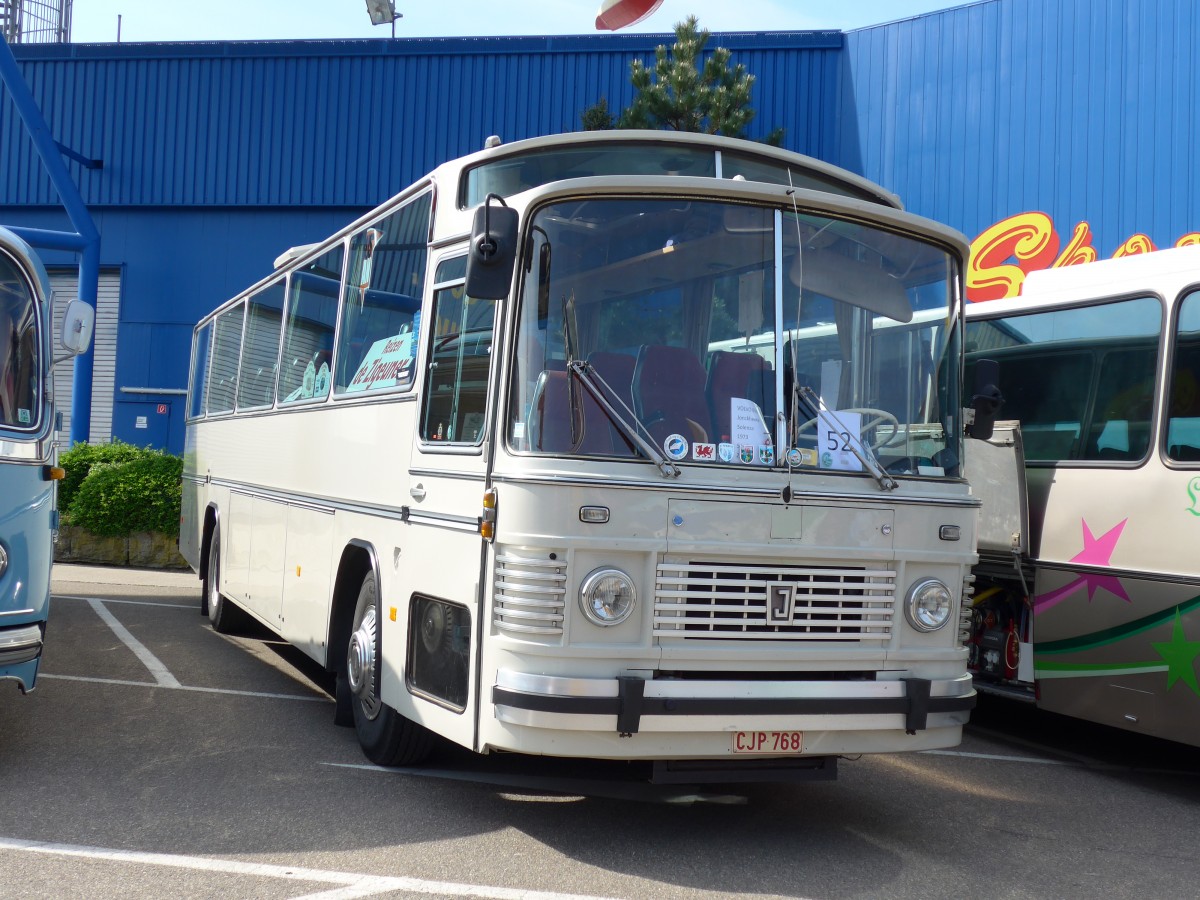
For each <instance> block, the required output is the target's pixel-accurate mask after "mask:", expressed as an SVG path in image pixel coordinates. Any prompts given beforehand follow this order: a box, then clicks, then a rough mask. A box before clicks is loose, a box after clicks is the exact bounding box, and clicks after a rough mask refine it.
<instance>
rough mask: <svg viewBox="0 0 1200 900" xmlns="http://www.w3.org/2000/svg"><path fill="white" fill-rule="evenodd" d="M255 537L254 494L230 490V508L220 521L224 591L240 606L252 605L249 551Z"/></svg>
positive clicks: (222, 585) (248, 606)
mask: <svg viewBox="0 0 1200 900" xmlns="http://www.w3.org/2000/svg"><path fill="white" fill-rule="evenodd" d="M253 539H254V497H253V496H252V495H250V494H247V493H244V492H242V491H240V490H231V491H230V492H229V509H228V510H227V514H226V516H225V519H224V521H223V522H222V523H221V540H222V544H223V546H222V547H221V592H222V593H223V594H227V595H228V596H230V597H232V598H233V599H234V600H235V601H236V602H237V604H238V606H241V607H244V608H246V609H249V608H250V599H249V598H250V552H251V547H252V541H253Z"/></svg>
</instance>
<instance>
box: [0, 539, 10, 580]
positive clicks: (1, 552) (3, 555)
mask: <svg viewBox="0 0 1200 900" xmlns="http://www.w3.org/2000/svg"><path fill="white" fill-rule="evenodd" d="M7 568H8V551H7V550H5V549H4V545H3V544H0V575H3V574H4V570H5V569H7Z"/></svg>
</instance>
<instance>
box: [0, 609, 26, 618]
mask: <svg viewBox="0 0 1200 900" xmlns="http://www.w3.org/2000/svg"><path fill="white" fill-rule="evenodd" d="M33 612H34V611H33V610H32V609H11V610H9V611H8V612H0V616H29V615H32V614H33Z"/></svg>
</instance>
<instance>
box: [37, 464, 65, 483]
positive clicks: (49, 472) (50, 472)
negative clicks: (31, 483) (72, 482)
mask: <svg viewBox="0 0 1200 900" xmlns="http://www.w3.org/2000/svg"><path fill="white" fill-rule="evenodd" d="M66 477H67V470H66V469H64V468H63V467H62V466H42V479H43V480H44V481H62V480H63V479H64V478H66Z"/></svg>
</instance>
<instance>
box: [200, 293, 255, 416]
mask: <svg viewBox="0 0 1200 900" xmlns="http://www.w3.org/2000/svg"><path fill="white" fill-rule="evenodd" d="M245 316H246V304H245V303H239V304H237V305H236V306H234V307H232V308H231V309H227V310H225V312H223V313H221V315H220V316H218V317H217V331H216V337H215V338H214V340H213V354H212V368H211V370H210V371H209V376H208V404H207V406H208V411H209V412H210V413H221V412H231V411H232V410H233V401H234V399H235V398H236V397H237V378H238V357H239V355H240V354H241V350H242V322H243V320H244V319H245Z"/></svg>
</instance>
